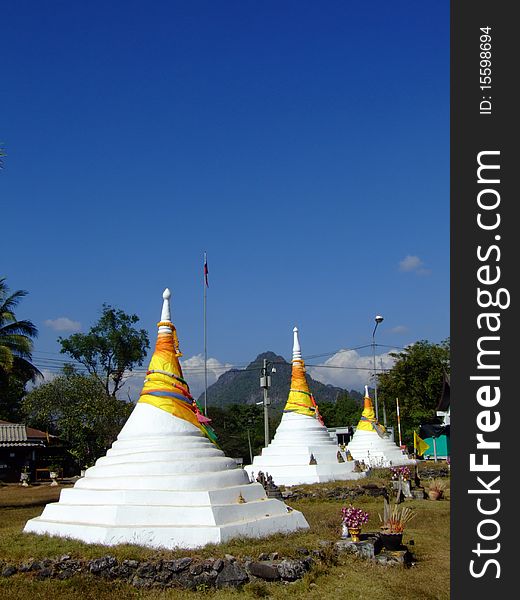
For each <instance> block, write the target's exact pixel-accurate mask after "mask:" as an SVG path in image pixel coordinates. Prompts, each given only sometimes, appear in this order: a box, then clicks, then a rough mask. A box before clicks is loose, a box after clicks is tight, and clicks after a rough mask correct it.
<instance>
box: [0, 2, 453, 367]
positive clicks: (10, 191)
mask: <svg viewBox="0 0 520 600" xmlns="http://www.w3.org/2000/svg"><path fill="white" fill-rule="evenodd" d="M0 45H1V46H2V50H1V55H2V57H3V61H2V76H1V90H0V142H2V144H3V146H4V147H5V149H6V151H7V157H6V159H5V161H4V162H5V166H4V169H3V171H1V172H0V202H1V204H2V211H1V219H2V228H1V231H2V234H1V239H0V246H1V256H2V259H3V260H2V264H1V265H0V274H2V275H4V276H6V277H7V283H8V285H9V286H10V288H11V289H13V290H14V289H26V290H28V292H29V295H28V297H27V298H26V299H24V301H23V302H22V304H21V305H20V307H19V309H18V312H17V315H18V317H19V318H30V319H31V320H33V322H34V323H35V324H36V325H37V326H38V328H39V330H40V336H39V338H38V340H37V342H36V352H35V355H37V356H39V357H41V356H44V354H43V353H56V352H58V351H59V346H58V344H57V343H56V338H57V336H58V335H65V336H66V335H69V334H70V331H66V330H63V331H61V332H60V331H56V329H55V327H56V323H54V328H53V325H52V324H51V322H54V321H55V320H56V319H59V318H66V319H69V320H70V321H72V322H76V323H80V324H81V330H82V331H86V330H88V328H89V327H90V326H91V325H92V324H93V322H94V321H95V320H96V319H97V317H98V316H99V313H100V309H101V305H102V303H103V302H107V303H110V304H112V305H115V306H118V307H120V308H122V309H124V310H126V311H127V312H135V313H137V314H138V315H139V316H140V318H141V326H142V327H144V328H146V329H147V330H148V331H149V332H150V335H151V338H152V339H153V338H154V337H155V325H156V322H157V320H158V317H159V313H160V306H161V293H162V290H163V289H164V287H166V286H168V287H170V288H171V290H172V294H173V298H172V300H173V303H172V304H173V305H172V308H173V315H174V321H175V323H176V325H177V328H178V331H179V337H180V341H181V348H182V350H183V351H184V355H185V358H189V357H191V356H193V355H196V354H199V353H201V352H202V351H203V326H202V289H203V288H202V256H203V252H204V250H206V251H207V253H208V266H209V284H210V287H209V289H208V354H209V356H211V357H214V358H216V359H218V360H219V361H221V362H227V363H232V364H244V363H247V362H249V361H250V360H252V359H253V358H254V357H255V356H256V355H257V354H258V353H259V352H261V351H264V350H267V349H270V350H273V351H275V352H277V353H280V354H282V355H284V356H286V357H289V356H290V351H291V345H292V337H291V330H292V327H293V325H294V324H297V325H298V326H299V327H300V329H301V341H302V347H303V353H304V355H312V354H319V353H325V352H332V351H334V350H337V349H339V348H350V347H355V346H358V345H362V344H370V342H371V336H372V331H373V325H374V316H375V314H377V313H380V314H382V315H384V317H385V320H384V322H383V323H382V324H381V325H380V326H379V329H378V331H377V342H378V343H380V344H387V345H390V346H392V345H393V346H404V345H405V344H408V343H410V342H413V341H415V340H418V339H428V340H430V341H432V342H439V341H441V340H442V339H445V338H446V337H447V336H448V335H449V2H447V1H440V2H431V3H418V2H412V1H409V2H408V1H406V2H405V1H402V2H400V1H397V2H391V3H390V2H385V1H382V0H381V1H372V2H356V1H327V2H314V1H313V2H310V1H292V2H290V1H283V0H282V1H276V2H275V1H264V2H253V1H239V0H236V1H231V0H226V1H222V2H211V1H197V0H195V1H193V2H178V1H171V2H167V1H158V2H153V3H142V2H134V1H130V0H125V1H124V2H122V1H114V2H99V1H98V2H86V1H83V2H69V1H51V2H45V3H41V2H36V1H26V2H9V3H4V5H3V7H2V19H1V23H0ZM46 322H47V324H46ZM381 351H382V349H381ZM368 353H369V354H370V350H368ZM47 356H52V355H51V354H48V355H47ZM55 358H59V357H57V356H56V357H55ZM323 360H325V359H323Z"/></svg>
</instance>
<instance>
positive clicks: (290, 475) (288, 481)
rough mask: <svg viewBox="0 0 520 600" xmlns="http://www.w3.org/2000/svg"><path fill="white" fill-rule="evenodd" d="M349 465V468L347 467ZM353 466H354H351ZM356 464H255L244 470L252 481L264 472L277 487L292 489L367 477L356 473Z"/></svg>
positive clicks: (362, 473)
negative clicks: (312, 484) (302, 485)
mask: <svg viewBox="0 0 520 600" xmlns="http://www.w3.org/2000/svg"><path fill="white" fill-rule="evenodd" d="M346 465H348V466H346ZM351 465H352V466H351ZM353 469H354V463H353V462H352V463H337V464H324V465H322V466H321V465H319V464H317V465H309V464H307V465H287V464H284V465H283V466H276V465H266V464H263V463H260V462H253V464H252V465H248V466H247V467H245V468H244V470H245V471H247V473H248V474H249V477H250V478H251V480H255V479H256V477H257V476H258V473H259V472H260V471H262V473H264V474H266V473H267V474H269V475H270V476H271V477H272V478H273V483H274V484H275V485H284V486H286V487H290V486H293V485H301V484H304V483H325V482H327V481H347V480H353V479H361V478H362V477H366V472H360V473H356V472H355V471H354V470H353Z"/></svg>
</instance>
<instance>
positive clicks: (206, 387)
mask: <svg viewBox="0 0 520 600" xmlns="http://www.w3.org/2000/svg"><path fill="white" fill-rule="evenodd" d="M206 269H207V257H206V253H205V252H204V277H203V279H202V286H203V288H204V415H205V416H207V414H208V412H207V410H208V407H207V401H208V348H207V339H208V338H207V332H206V296H207V292H206V288H207V287H208V286H207V283H206V282H207V270H206Z"/></svg>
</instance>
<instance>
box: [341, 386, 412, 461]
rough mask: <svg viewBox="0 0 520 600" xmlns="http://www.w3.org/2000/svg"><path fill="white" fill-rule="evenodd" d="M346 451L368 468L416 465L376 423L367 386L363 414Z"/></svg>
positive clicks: (383, 428) (381, 426)
mask: <svg viewBox="0 0 520 600" xmlns="http://www.w3.org/2000/svg"><path fill="white" fill-rule="evenodd" d="M347 451H348V452H350V454H351V455H352V457H353V458H354V459H355V460H357V461H363V462H364V463H365V465H367V466H369V467H397V466H403V465H404V466H413V465H415V463H416V461H415V460H413V459H411V458H408V456H407V455H406V454H405V453H404V452H403V450H401V448H399V446H398V445H397V444H396V443H395V442H394V441H393V440H392V438H391V437H390V435H389V433H388V432H387V431H386V429H385V427H383V425H381V424H380V423H379V422H378V421H377V419H376V416H375V413H374V406H373V404H372V400H371V398H370V395H369V393H368V386H365V398H364V405H363V413H362V414H361V419H360V420H359V423H358V424H357V427H356V431H355V432H354V435H353V436H352V439H351V440H350V443H349V444H348V445H347Z"/></svg>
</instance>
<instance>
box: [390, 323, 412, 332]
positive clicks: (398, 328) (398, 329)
mask: <svg viewBox="0 0 520 600" xmlns="http://www.w3.org/2000/svg"><path fill="white" fill-rule="evenodd" d="M388 331H389V332H390V333H406V332H407V331H408V327H406V325H396V326H395V327H392V328H391V329H389V330H388Z"/></svg>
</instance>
